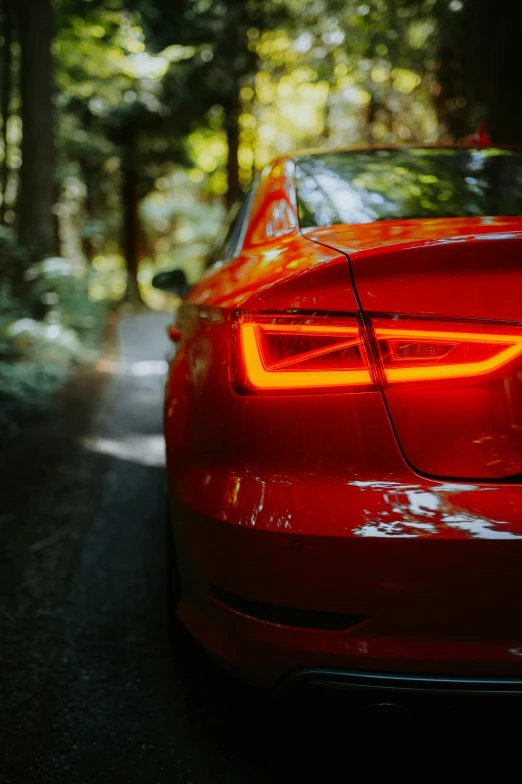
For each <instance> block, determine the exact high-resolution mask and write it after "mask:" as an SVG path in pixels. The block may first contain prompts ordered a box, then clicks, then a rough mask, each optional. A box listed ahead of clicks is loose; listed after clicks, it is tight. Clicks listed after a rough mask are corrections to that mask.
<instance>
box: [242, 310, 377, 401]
mask: <svg viewBox="0 0 522 784" xmlns="http://www.w3.org/2000/svg"><path fill="white" fill-rule="evenodd" d="M260 329H263V330H264V331H267V332H268V331H273V332H277V333H278V334H285V333H286V334H289V335H290V334H295V333H296V332H298V333H302V334H303V335H306V334H311V333H314V334H323V335H326V334H331V335H332V336H333V335H341V334H349V335H353V336H358V330H357V328H356V327H354V328H347V329H346V330H344V329H342V328H339V327H330V328H329V327H313V326H301V325H289V326H288V327H281V326H278V325H269V324H263V326H262V327H261V328H260V327H259V326H258V325H256V324H251V323H250V324H249V323H246V324H241V325H240V344H241V354H242V357H243V362H244V367H245V371H246V375H247V379H248V383H249V386H250V387H251V388H253V389H258V390H284V389H288V390H292V389H293V390H297V389H325V388H336V387H349V386H364V385H369V384H372V383H373V382H372V379H371V376H370V371H369V369H367V368H364V369H357V370H354V369H347V370H287V371H285V370H280V369H276V368H274V367H272V368H268V367H267V366H266V365H265V363H264V362H263V360H262V356H263V349H262V345H261V340H260ZM357 342H358V343H361V342H362V341H361V340H360V338H359V340H358V341H357ZM348 343H349V344H350V345H354V341H353V339H352V340H350V341H348ZM340 347H342V345H341V344H337V345H336V346H335V348H340ZM331 350H332V348H331V347H325V351H324V352H323V353H330V352H331ZM314 353H315V352H314ZM303 357H304V359H306V356H304V355H301V359H303Z"/></svg>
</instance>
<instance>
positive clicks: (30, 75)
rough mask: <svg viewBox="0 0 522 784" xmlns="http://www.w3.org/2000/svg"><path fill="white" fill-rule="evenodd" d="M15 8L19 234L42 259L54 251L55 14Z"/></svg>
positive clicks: (47, 4)
mask: <svg viewBox="0 0 522 784" xmlns="http://www.w3.org/2000/svg"><path fill="white" fill-rule="evenodd" d="M15 7H16V10H17V12H18V31H19V36H20V49H21V78H20V92H21V104H22V108H21V115H22V125H23V140H22V168H21V173H20V198H19V205H18V207H19V234H20V242H21V243H22V245H23V246H25V247H27V248H30V249H31V251H32V252H33V253H34V254H35V255H37V256H42V255H44V254H46V253H51V252H53V251H54V250H55V247H56V235H55V229H54V217H53V205H54V202H55V195H56V191H55V176H54V166H55V156H54V110H53V101H52V89H53V88H52V84H53V63H52V54H51V45H52V40H53V8H52V3H51V0H17V3H16V6H15Z"/></svg>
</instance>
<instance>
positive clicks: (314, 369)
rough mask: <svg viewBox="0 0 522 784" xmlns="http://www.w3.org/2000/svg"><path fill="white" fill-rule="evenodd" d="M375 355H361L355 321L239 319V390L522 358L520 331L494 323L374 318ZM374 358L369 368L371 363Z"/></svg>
mask: <svg viewBox="0 0 522 784" xmlns="http://www.w3.org/2000/svg"><path fill="white" fill-rule="evenodd" d="M372 329H373V333H374V336H375V341H376V345H377V347H378V352H375V351H374V352H372V351H371V350H368V351H367V350H366V347H365V340H364V338H363V335H362V333H361V329H360V326H359V323H358V321H357V319H356V318H354V317H347V318H340V317H328V316H314V317H307V316H293V315H292V316H285V315H274V316H272V315H248V316H246V315H242V316H240V317H239V319H238V335H237V344H236V352H235V353H236V368H235V384H236V388H238V390H240V391H244V392H256V391H257V392H277V391H288V392H292V391H293V392H298V391H306V390H318V391H324V392H327V391H328V390H334V391H337V390H339V389H340V388H345V389H350V388H351V389H354V390H356V389H365V388H366V389H367V388H368V387H370V386H372V385H373V383H374V380H373V379H374V378H378V377H380V378H382V379H383V380H384V381H385V382H386V383H388V384H397V383H404V382H418V381H420V382H422V381H437V380H443V379H459V378H470V377H474V376H483V375H485V374H488V373H494V371H495V370H497V369H498V368H501V367H502V366H504V365H506V364H507V363H509V362H511V361H512V360H513V359H514V358H515V357H518V356H520V355H521V354H522V329H520V328H507V327H498V326H496V325H486V326H483V325H480V326H470V325H469V324H468V323H461V324H460V323H458V322H457V323H455V322H452V323H450V322H433V321H422V320H418V319H405V318H397V319H390V318H386V319H384V318H375V319H372ZM369 356H373V357H374V359H373V360H372V362H373V367H372V365H371V363H370V361H369Z"/></svg>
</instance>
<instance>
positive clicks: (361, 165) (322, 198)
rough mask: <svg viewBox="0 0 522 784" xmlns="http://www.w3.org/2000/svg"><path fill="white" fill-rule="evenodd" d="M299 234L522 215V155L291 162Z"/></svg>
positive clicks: (361, 155) (383, 153)
mask: <svg viewBox="0 0 522 784" xmlns="http://www.w3.org/2000/svg"><path fill="white" fill-rule="evenodd" d="M296 174H297V201H298V206H299V219H300V224H301V226H302V227H303V228H306V227H312V226H331V225H333V224H335V223H370V222H372V221H382V220H400V219H408V218H461V217H478V216H484V215H491V216H494V215H504V216H509V215H522V151H519V150H500V149H494V148H486V149H480V150H478V149H472V148H467V149H462V148H460V149H451V148H449V149H440V148H439V149H430V148H424V149H422V148H420V149H395V150H356V151H351V152H332V153H323V154H321V155H307V156H303V157H302V158H297V159H296Z"/></svg>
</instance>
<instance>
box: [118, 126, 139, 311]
mask: <svg viewBox="0 0 522 784" xmlns="http://www.w3.org/2000/svg"><path fill="white" fill-rule="evenodd" d="M135 158H136V152H135V137H134V134H129V135H128V137H127V142H126V145H125V147H124V153H123V156H122V183H121V200H122V207H123V253H124V256H125V261H126V264H127V290H126V292H125V299H126V300H127V301H129V302H139V301H141V296H140V289H139V286H138V268H139V239H140V216H139V210H138V207H139V199H138V174H137V171H136V160H135Z"/></svg>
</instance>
